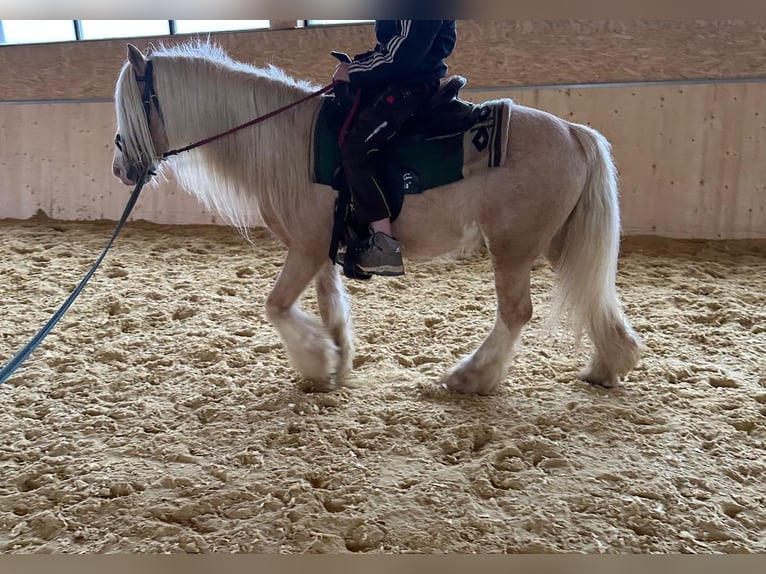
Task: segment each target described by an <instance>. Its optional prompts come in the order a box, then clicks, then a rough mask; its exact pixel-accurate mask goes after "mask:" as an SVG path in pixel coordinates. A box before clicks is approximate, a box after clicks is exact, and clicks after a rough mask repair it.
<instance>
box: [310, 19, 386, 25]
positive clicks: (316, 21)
mask: <svg viewBox="0 0 766 574" xmlns="http://www.w3.org/2000/svg"><path fill="white" fill-rule="evenodd" d="M374 21H375V20H306V24H307V25H308V26H324V25H327V24H358V23H364V22H374Z"/></svg>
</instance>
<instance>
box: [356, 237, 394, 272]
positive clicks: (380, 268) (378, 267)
mask: <svg viewBox="0 0 766 574" xmlns="http://www.w3.org/2000/svg"><path fill="white" fill-rule="evenodd" d="M356 266H357V268H358V269H359V270H360V271H362V272H364V273H369V274H371V275H387V276H394V275H404V263H403V262H402V251H401V249H400V248H399V242H398V241H397V240H396V239H394V238H393V237H389V236H388V235H386V234H385V233H382V232H380V231H377V232H376V233H375V234H374V235H373V236H372V238H371V239H370V242H369V243H368V245H367V247H366V248H365V249H364V250H363V251H361V252H360V253H359V259H358V260H357V264H356Z"/></svg>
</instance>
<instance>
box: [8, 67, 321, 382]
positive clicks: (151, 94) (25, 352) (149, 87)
mask: <svg viewBox="0 0 766 574" xmlns="http://www.w3.org/2000/svg"><path fill="white" fill-rule="evenodd" d="M136 79H137V80H139V81H143V82H144V93H143V102H144V112H145V113H146V121H147V124H148V123H149V114H150V105H151V103H152V102H153V103H154V105H155V106H156V107H157V111H159V109H160V108H159V100H158V98H157V94H156V92H155V91H154V82H153V80H152V63H151V61H149V62H148V63H147V68H146V70H145V72H144V75H143V76H137V77H136ZM333 88H334V84H329V85H327V86H325V87H324V88H321V89H319V90H317V91H315V92H312V93H310V94H309V95H307V96H305V97H303V98H301V99H299V100H297V101H295V102H292V103H290V104H288V105H286V106H283V107H281V108H279V109H276V110H274V111H272V112H269V113H267V114H264V115H262V116H259V117H257V118H254V119H252V120H250V121H249V122H246V123H244V124H242V125H239V126H236V127H234V128H231V129H229V130H226V131H225V132H221V133H220V134H217V135H214V136H211V137H208V138H205V139H203V140H199V141H197V142H194V143H190V144H189V145H187V146H184V147H182V148H178V149H174V150H170V151H166V152H165V153H163V154H162V159H163V160H165V159H167V158H168V157H171V156H174V155H178V154H180V153H183V152H185V151H189V150H192V149H194V148H198V147H200V146H203V145H205V144H208V143H210V142H212V141H215V140H217V139H220V138H222V137H224V136H227V135H229V134H232V133H234V132H236V131H239V130H241V129H244V128H247V127H250V126H252V125H255V124H257V123H260V122H263V121H266V120H268V119H269V118H272V117H274V116H276V115H278V114H281V113H282V112H284V111H287V110H289V109H290V108H293V107H295V106H297V105H299V104H302V103H303V102H305V101H308V100H310V99H312V98H315V97H317V96H320V95H322V94H325V93H327V92H329V91H331V90H332V89H333ZM115 145H116V146H117V147H118V148H119V149H120V150H121V149H122V147H121V142H120V135H119V134H117V137H116V138H115ZM152 175H154V172H153V171H152V170H151V166H150V167H146V168H144V170H143V172H142V173H141V175H140V176H139V178H138V182H137V183H136V187H135V188H134V189H133V193H132V194H131V195H130V199H128V203H127V205H126V206H125V210H124V211H123V213H122V217H120V220H119V222H118V223H117V227H116V228H115V230H114V232H113V233H112V237H111V238H110V239H109V241H108V242H107V244H106V247H104V250H103V251H102V252H101V255H100V256H99V257H98V259H96V262H95V263H94V264H93V266H92V267H91V268H90V270H89V271H88V272H87V273H86V274H85V277H83V279H82V280H81V281H80V283H79V284H78V285H77V287H75V289H74V291H72V293H71V294H70V295H69V297H68V298H67V299H66V301H64V304H63V305H61V307H60V308H59V310H58V311H56V313H54V315H53V317H51V318H50V320H49V321H48V322H47V323H46V324H45V326H44V327H43V328H42V329H40V331H39V332H38V333H37V335H35V336H34V337H33V338H32V340H31V341H30V342H29V343H27V344H26V346H24V347H23V348H22V349H21V350H20V351H19V352H18V353H16V355H15V356H14V357H13V358H12V359H11V360H10V361H9V362H8V364H6V365H5V366H4V367H3V368H2V369H0V385H2V384H3V383H4V382H5V381H7V380H8V379H9V378H10V377H11V375H13V373H14V372H15V371H16V369H18V368H19V367H20V366H21V364H22V363H23V362H24V361H25V360H26V358H27V357H28V356H29V355H30V354H31V353H32V351H34V350H35V349H36V348H37V346H38V345H39V344H40V343H42V341H43V339H45V337H46V336H48V333H50V332H51V331H52V330H53V327H55V326H56V323H58V322H59V320H60V319H61V318H62V317H63V316H64V314H65V313H66V312H67V310H68V309H69V307H71V305H72V303H74V300H75V299H76V298H77V297H78V295H79V294H80V292H81V291H82V290H83V288H84V287H85V285H86V284H87V283H88V281H89V280H90V278H91V277H92V276H93V274H94V273H95V271H96V269H98V266H99V265H101V261H103V259H104V257H105V256H106V253H107V251H109V248H110V247H111V246H112V243H114V240H115V239H116V238H117V235H118V234H119V233H120V230H121V229H122V227H123V225H125V222H126V221H127V220H128V216H129V215H130V212H131V211H132V210H133V207H134V206H135V204H136V201H137V200H138V196H139V195H140V193H141V189H142V188H143V187H144V185H145V184H146V182H147V181H149V178H150V176H152Z"/></svg>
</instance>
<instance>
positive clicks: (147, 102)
mask: <svg viewBox="0 0 766 574" xmlns="http://www.w3.org/2000/svg"><path fill="white" fill-rule="evenodd" d="M153 70H154V66H153V63H152V61H151V60H147V61H146V69H145V70H144V74H143V75H142V76H139V75H136V81H138V82H139V83H140V82H143V84H144V89H143V92H142V95H141V100H142V102H143V104H144V115H145V116H146V125H147V127H148V128H149V132H150V133H151V113H152V105H154V107H155V109H156V110H157V113H158V114H159V116H160V119H162V109H161V108H160V100H159V98H158V97H157V92H156V90H155V89H154V76H153V74H152V72H153ZM334 88H335V84H328V85H327V86H325V87H323V88H320V89H319V90H316V91H315V92H312V93H310V94H309V95H307V96H305V97H303V98H300V99H299V100H296V101H294V102H292V103H290V104H287V105H286V106H282V107H281V108H279V109H276V110H273V111H271V112H269V113H267V114H264V115H262V116H259V117H257V118H254V119H252V120H250V121H248V122H245V123H244V124H241V125H239V126H236V127H233V128H231V129H228V130H226V131H224V132H221V133H219V134H216V135H214V136H211V137H208V138H205V139H202V140H199V141H196V142H194V143H190V144H189V145H187V146H184V147H181V148H177V149H171V150H168V151H166V152H163V153H162V157H161V158H160V161H165V160H166V159H167V158H169V157H171V156H174V155H178V154H180V153H183V152H185V151H189V150H192V149H194V148H198V147H200V146H203V145H205V144H208V143H210V142H212V141H215V140H217V139H220V138H222V137H224V136H227V135H229V134H232V133H234V132H236V131H239V130H241V129H244V128H247V127H250V126H252V125H255V124H257V123H260V122H262V121H265V120H267V119H269V118H272V117H274V116H276V115H278V114H281V113H282V112H284V111H287V110H289V109H290V108H293V107H295V106H297V105H299V104H302V103H303V102H305V101H308V100H310V99H312V98H315V97H317V96H320V95H322V94H325V93H327V92H330V91H332V90H333V89H334ZM114 145H115V146H116V147H117V149H119V150H120V151H121V152H122V151H123V148H122V137H121V136H120V134H117V135H116V136H115V138H114ZM148 173H149V174H150V175H154V172H153V171H151V170H150V171H149V172H148Z"/></svg>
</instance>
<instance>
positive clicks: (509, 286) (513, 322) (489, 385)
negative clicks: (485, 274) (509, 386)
mask: <svg viewBox="0 0 766 574" xmlns="http://www.w3.org/2000/svg"><path fill="white" fill-rule="evenodd" d="M494 266H495V287H496V290H497V312H496V315H495V325H494V327H493V329H492V331H491V332H490V334H489V336H488V337H487V338H486V339H485V340H484V342H483V343H482V344H481V346H480V347H479V348H478V349H477V350H476V351H474V352H473V353H472V354H470V355H468V356H467V357H465V358H463V359H462V360H461V361H460V362H459V363H458V364H457V365H456V366H455V367H454V368H453V369H452V370H451V371H450V372H449V373H447V375H446V376H445V377H444V379H443V380H442V385H443V386H444V387H446V388H447V389H450V390H453V391H457V392H459V393H467V394H480V395H487V394H490V393H492V392H494V391H495V390H496V389H497V387H498V385H499V384H500V382H501V381H502V380H503V378H504V377H505V374H506V372H507V370H508V366H509V364H510V362H511V359H512V358H513V352H514V349H515V346H516V343H517V341H518V340H519V338H520V336H521V332H522V330H523V329H524V325H526V324H527V322H528V321H529V320H530V319H531V318H532V298H531V295H530V290H529V281H530V270H531V265H528V264H526V263H525V264H524V265H522V266H507V267H506V266H504V265H501V264H500V262H498V261H497V260H495V261H494Z"/></svg>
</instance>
